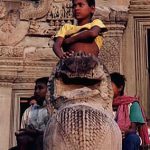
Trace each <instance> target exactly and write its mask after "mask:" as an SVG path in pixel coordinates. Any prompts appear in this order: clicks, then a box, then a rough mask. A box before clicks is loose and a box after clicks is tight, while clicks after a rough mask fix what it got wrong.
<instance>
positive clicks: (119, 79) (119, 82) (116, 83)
mask: <svg viewBox="0 0 150 150" xmlns="http://www.w3.org/2000/svg"><path fill="white" fill-rule="evenodd" d="M110 77H111V82H112V87H113V91H114V97H117V96H122V95H123V94H124V88H125V81H126V78H125V76H124V75H121V74H120V73H118V72H114V73H111V74H110Z"/></svg>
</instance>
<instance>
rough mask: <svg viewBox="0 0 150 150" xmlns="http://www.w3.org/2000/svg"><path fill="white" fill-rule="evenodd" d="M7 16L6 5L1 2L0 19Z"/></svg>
mask: <svg viewBox="0 0 150 150" xmlns="http://www.w3.org/2000/svg"><path fill="white" fill-rule="evenodd" d="M6 14H7V10H6V6H5V3H3V2H0V18H3V17H4V16H6Z"/></svg>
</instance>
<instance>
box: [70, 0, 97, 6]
mask: <svg viewBox="0 0 150 150" xmlns="http://www.w3.org/2000/svg"><path fill="white" fill-rule="evenodd" d="M72 2H74V0H72ZM86 2H87V3H88V5H89V6H90V7H91V6H94V7H95V0H86Z"/></svg>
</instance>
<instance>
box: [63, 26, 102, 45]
mask: <svg viewBox="0 0 150 150" xmlns="http://www.w3.org/2000/svg"><path fill="white" fill-rule="evenodd" d="M100 32H101V28H100V27H98V26H94V27H92V28H91V29H89V30H86V31H81V32H80V33H79V34H77V35H75V36H72V37H69V38H66V39H64V42H63V43H64V44H72V43H75V42H78V41H86V40H87V39H88V38H90V39H95V38H96V37H97V36H98V35H99V33H100Z"/></svg>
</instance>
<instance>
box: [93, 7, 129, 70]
mask: <svg viewBox="0 0 150 150" xmlns="http://www.w3.org/2000/svg"><path fill="white" fill-rule="evenodd" d="M94 17H95V18H100V19H101V20H103V22H104V24H105V25H106V27H107V29H108V32H106V33H105V34H104V35H103V36H104V44H103V47H102V49H101V50H100V59H101V61H102V62H103V64H104V65H105V66H106V67H107V69H108V71H109V72H116V71H117V72H122V63H123V62H122V57H123V56H122V54H123V52H122V51H123V34H124V30H125V28H126V23H127V20H128V13H127V8H126V7H124V8H120V7H113V6H112V7H97V9H96V12H95V16H94Z"/></svg>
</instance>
